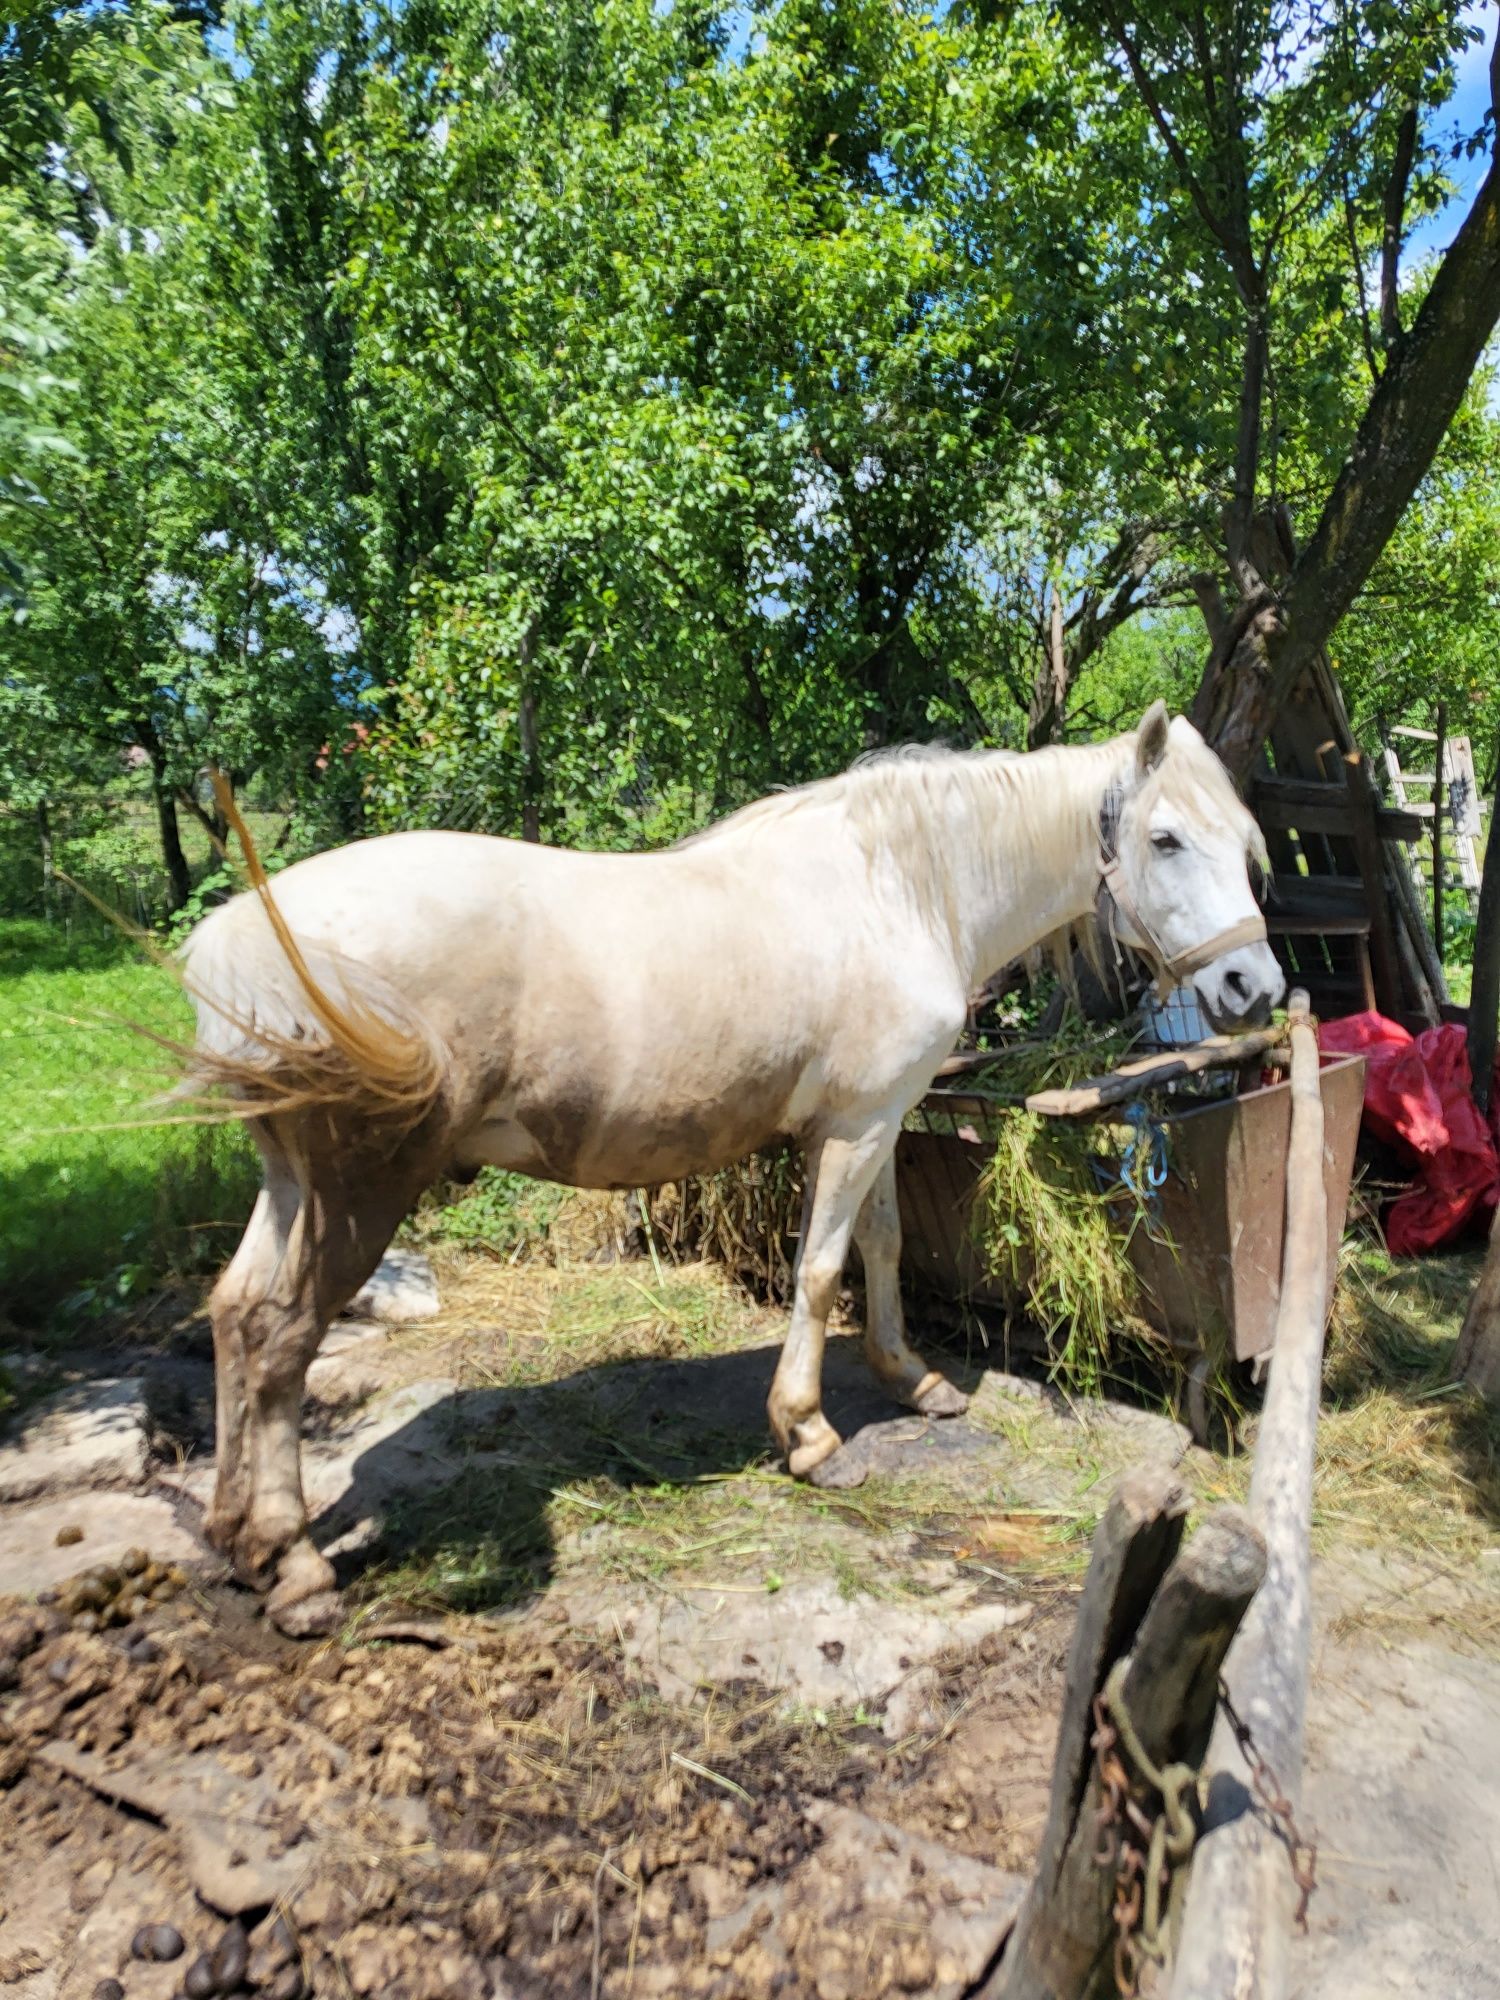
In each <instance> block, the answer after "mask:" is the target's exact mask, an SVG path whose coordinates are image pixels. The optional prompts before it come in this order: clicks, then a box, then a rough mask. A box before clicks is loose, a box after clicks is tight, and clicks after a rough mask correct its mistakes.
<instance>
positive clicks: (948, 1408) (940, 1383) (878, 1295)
mask: <svg viewBox="0 0 1500 2000" xmlns="http://www.w3.org/2000/svg"><path fill="white" fill-rule="evenodd" d="M854 1241H855V1243H856V1245H857V1246H858V1248H859V1254H860V1258H861V1260H862V1261H863V1263H864V1267H865V1359H866V1360H867V1361H868V1362H869V1364H870V1367H871V1369H872V1370H873V1372H874V1374H875V1376H876V1377H877V1379H878V1380H879V1381H880V1382H881V1383H882V1384H883V1385H884V1386H885V1387H886V1388H887V1389H888V1390H889V1391H890V1393H891V1394H892V1395H893V1396H894V1397H895V1398H896V1400H897V1401H898V1402H901V1403H905V1404H907V1405H908V1407H909V1408H911V1409H913V1410H920V1411H921V1413H922V1415H923V1416H924V1417H958V1416H962V1415H963V1413H964V1411H965V1410H966V1409H967V1408H968V1407H969V1399H968V1397H967V1396H966V1395H965V1394H964V1393H963V1391H962V1390H961V1389H958V1388H955V1387H954V1385H953V1383H951V1382H950V1381H949V1380H948V1378H947V1376H946V1375H941V1374H939V1373H938V1371H937V1369H935V1368H929V1367H928V1365H927V1363H926V1362H925V1361H924V1360H923V1359H922V1357H921V1355H920V1354H918V1353H917V1351H916V1349H915V1348H914V1347H912V1346H910V1345H909V1344H908V1342H907V1338H906V1319H905V1315H904V1314H903V1313H902V1310H901V1274H900V1266H901V1211H900V1209H899V1208H898V1206H897V1203H896V1156H895V1153H894V1152H891V1153H888V1154H887V1155H886V1158H885V1161H884V1163H883V1164H882V1166H881V1168H880V1171H879V1173H877V1174H876V1176H875V1184H874V1186H873V1187H872V1188H871V1189H870V1192H869V1193H868V1194H867V1195H866V1196H865V1199H864V1206H863V1207H862V1208H861V1209H860V1211H859V1214H858V1216H857V1218H856V1219H855V1224H854Z"/></svg>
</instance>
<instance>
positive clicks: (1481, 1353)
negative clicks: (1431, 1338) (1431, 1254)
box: [1453, 1208, 1500, 1403]
mask: <svg viewBox="0 0 1500 2000" xmlns="http://www.w3.org/2000/svg"><path fill="white" fill-rule="evenodd" d="M1453 1375H1454V1379H1455V1381H1459V1382H1467V1383H1468V1385H1469V1387H1470V1388H1471V1389H1477V1390H1478V1392H1479V1394H1480V1395H1481V1396H1484V1397H1486V1398H1487V1399H1488V1400H1489V1401H1490V1402H1492V1403H1493V1402H1500V1208H1497V1209H1496V1211H1495V1220H1494V1222H1493V1223H1492V1224H1491V1226H1490V1247H1489V1250H1488V1251H1487V1252H1486V1254H1485V1259H1484V1269H1483V1270H1482V1271H1481V1272H1480V1273H1479V1283H1478V1284H1477V1285H1476V1286H1475V1287H1474V1296H1473V1297H1472V1298H1471V1299H1470V1300H1469V1310H1468V1311H1467V1312H1466V1313H1465V1314H1464V1327H1463V1332H1462V1333H1461V1334H1460V1335H1459V1336H1458V1346H1457V1347H1456V1348H1455V1350H1454V1354H1453Z"/></svg>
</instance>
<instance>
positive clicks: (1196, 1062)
mask: <svg viewBox="0 0 1500 2000" xmlns="http://www.w3.org/2000/svg"><path fill="white" fill-rule="evenodd" d="M1285 1033H1286V1030H1285V1029H1284V1028H1257V1029H1256V1030H1255V1032H1254V1033H1253V1034H1248V1035H1210V1036H1209V1037H1208V1039H1207V1040H1206V1041H1202V1042H1195V1043H1194V1044H1193V1046H1192V1047H1191V1048H1187V1049H1173V1050H1172V1051H1171V1053H1170V1054H1166V1055H1153V1056H1137V1057H1136V1058H1135V1059H1134V1061H1132V1062H1127V1063H1121V1064H1120V1066H1119V1068H1118V1069H1113V1070H1110V1071H1109V1072H1108V1074H1107V1075H1105V1076H1090V1077H1086V1078H1085V1079H1084V1081H1083V1082H1082V1083H1076V1084H1074V1085H1072V1086H1071V1088H1067V1089H1059V1090H1037V1091H1033V1092H1032V1094H1031V1096H1030V1097H1028V1098H1027V1100H1026V1109H1027V1110H1028V1111H1039V1112H1040V1113H1041V1114H1042V1116H1043V1117H1044V1118H1084V1117H1087V1116H1088V1115H1089V1114H1090V1113H1091V1112H1095V1111H1104V1110H1106V1109H1107V1108H1108V1107H1109V1106H1110V1105H1111V1104H1125V1103H1128V1102H1129V1100H1130V1099H1131V1098H1132V1097H1139V1095H1140V1094H1141V1092H1142V1091H1143V1090H1157V1089H1159V1088H1160V1087H1161V1085H1162V1084H1164V1083H1175V1082H1176V1081H1177V1079H1178V1078H1179V1077H1183V1076H1196V1075H1197V1074H1198V1073H1199V1072H1200V1071H1201V1070H1205V1069H1217V1068H1220V1067H1223V1066H1225V1065H1231V1066H1233V1065H1242V1064H1244V1063H1248V1062H1254V1060H1255V1058H1256V1057H1257V1056H1261V1055H1264V1054H1265V1052H1266V1050H1267V1049H1269V1048H1273V1047H1274V1046H1275V1045H1276V1043H1277V1042H1279V1041H1281V1039H1282V1038H1283V1036H1284V1035H1285Z"/></svg>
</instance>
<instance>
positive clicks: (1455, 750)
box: [1443, 736, 1484, 840]
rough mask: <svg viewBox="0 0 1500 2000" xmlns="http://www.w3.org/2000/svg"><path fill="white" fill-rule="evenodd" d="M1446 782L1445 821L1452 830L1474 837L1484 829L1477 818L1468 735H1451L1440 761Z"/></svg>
mask: <svg viewBox="0 0 1500 2000" xmlns="http://www.w3.org/2000/svg"><path fill="white" fill-rule="evenodd" d="M1443 771H1444V776H1445V778H1446V781H1447V785H1448V824H1449V825H1450V826H1451V827H1452V829H1453V831H1454V832H1455V833H1462V834H1466V835H1467V836H1468V838H1469V839H1470V840H1477V839H1478V838H1479V836H1480V834H1481V833H1482V832H1483V831H1484V827H1483V823H1482V822H1481V820H1480V817H1479V781H1478V779H1477V778H1476V777H1475V776H1474V752H1473V749H1472V747H1471V745H1470V743H1469V739H1468V737H1467V736H1450V737H1449V739H1448V755H1447V757H1446V758H1445V760H1444V764H1443Z"/></svg>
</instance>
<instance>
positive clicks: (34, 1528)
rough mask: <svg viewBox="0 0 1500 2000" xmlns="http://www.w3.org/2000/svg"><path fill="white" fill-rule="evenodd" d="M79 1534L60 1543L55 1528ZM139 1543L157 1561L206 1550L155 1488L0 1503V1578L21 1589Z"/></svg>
mask: <svg viewBox="0 0 1500 2000" xmlns="http://www.w3.org/2000/svg"><path fill="white" fill-rule="evenodd" d="M72 1527H78V1528H82V1530H83V1536H82V1539H81V1540H79V1541H77V1542H72V1543H68V1544H67V1545H66V1546H64V1547H62V1548H59V1547H58V1546H57V1531H58V1529H59V1528H72ZM127 1549H144V1550H145V1551H146V1553H147V1554H148V1555H151V1556H155V1557H156V1559H157V1560H158V1561H159V1562H176V1563H182V1562H196V1561H200V1560H201V1559H202V1557H203V1554H204V1551H203V1549H202V1548H201V1547H200V1546H199V1544H198V1543H197V1542H195V1541H194V1540H193V1538H192V1536H191V1535H189V1534H188V1533H187V1531H186V1529H184V1528H183V1527H181V1526H180V1525H179V1523H178V1520H177V1517H176V1515H175V1514H174V1513H173V1511H172V1507H171V1505H170V1503H169V1502H168V1501H167V1500H165V1499H163V1498H162V1497H161V1496H160V1495H159V1494H156V1493H69V1494H60V1495H54V1496H52V1497H51V1498H48V1499H42V1500H31V1501H26V1502H22V1503H19V1504H15V1505H9V1506H0V1583H3V1587H4V1588H5V1589H6V1590H8V1591H14V1592H16V1594H17V1595H18V1596H21V1597H27V1596H34V1595H35V1594H36V1592H37V1591H40V1590H52V1589H54V1588H55V1587H56V1586H57V1585H58V1584H60V1583H62V1582H63V1581H64V1579H65V1578H67V1577H70V1576H77V1574H78V1572H79V1571H80V1570H84V1569H93V1568H94V1567H95V1565H96V1564H98V1563H112V1562H118V1561H119V1559H120V1557H121V1556H122V1555H124V1553H125V1551H126V1550H127Z"/></svg>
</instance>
